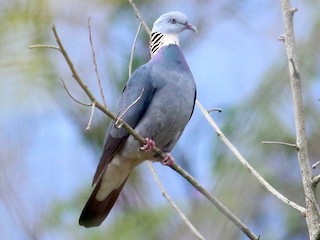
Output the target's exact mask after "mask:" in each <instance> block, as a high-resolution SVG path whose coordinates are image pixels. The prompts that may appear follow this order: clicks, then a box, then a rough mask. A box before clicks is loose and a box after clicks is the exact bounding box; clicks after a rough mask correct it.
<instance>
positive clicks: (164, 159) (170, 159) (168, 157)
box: [160, 153, 174, 167]
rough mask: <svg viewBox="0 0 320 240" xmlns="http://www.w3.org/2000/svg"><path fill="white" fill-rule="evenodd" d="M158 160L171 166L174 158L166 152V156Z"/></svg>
mask: <svg viewBox="0 0 320 240" xmlns="http://www.w3.org/2000/svg"><path fill="white" fill-rule="evenodd" d="M160 162H161V164H162V165H165V166H169V167H172V166H173V164H174V158H173V157H172V156H171V154H170V153H166V157H165V158H163V159H162V160H161V161H160Z"/></svg>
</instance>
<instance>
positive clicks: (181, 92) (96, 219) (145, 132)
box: [79, 11, 197, 228]
mask: <svg viewBox="0 0 320 240" xmlns="http://www.w3.org/2000/svg"><path fill="white" fill-rule="evenodd" d="M185 30H191V31H194V32H197V28H196V27H195V26H193V25H191V24H190V23H189V22H188V18H187V17H186V15H184V14H183V13H181V12H177V11H173V12H168V13H165V14H163V15H161V16H160V17H159V18H158V19H157V20H156V21H155V22H154V24H153V28H152V31H151V37H150V43H149V48H150V54H151V58H150V60H149V61H148V62H147V63H145V64H144V65H141V66H140V67H138V68H137V69H136V70H135V71H134V72H133V74H132V75H131V77H130V78H129V79H128V81H127V83H126V85H125V86H124V89H123V91H122V95H121V97H120V101H119V103H118V106H117V109H116V113H117V114H118V117H119V118H121V120H123V121H125V122H126V123H128V124H129V125H130V126H131V127H132V128H133V129H134V130H135V131H136V132H137V133H138V134H140V135H141V136H143V137H144V138H145V139H146V144H144V145H143V146H141V145H142V144H140V143H139V142H138V141H137V140H135V139H134V137H132V136H131V135H130V134H129V133H128V132H127V131H126V130H125V129H123V128H121V123H120V124H119V121H112V122H111V123H110V125H109V128H108V130H107V133H106V136H105V140H104V147H103V151H102V155H101V158H100V162H99V164H98V166H97V170H96V173H95V175H94V177H93V184H92V185H93V186H94V190H93V192H92V194H91V196H90V197H89V200H88V201H87V203H86V204H85V206H84V208H83V210H82V213H81V215H80V218H79V224H80V225H81V226H84V227H88V228H89V227H97V226H100V225H101V223H102V222H103V221H104V220H105V218H106V217H107V216H108V214H109V212H110V210H111V209H112V207H113V206H114V204H115V202H116V200H117V198H118V196H119V194H120V192H121V190H122V188H123V186H124V184H125V183H126V181H127V179H128V177H129V175H130V173H131V171H132V170H133V169H134V168H135V167H136V166H137V165H139V164H140V163H142V162H143V161H145V160H152V161H160V162H161V163H162V164H164V165H168V166H172V164H173V163H174V158H173V157H172V155H171V154H170V152H171V150H172V149H173V147H174V146H175V144H176V143H177V141H178V139H179V138H180V136H181V134H182V133H183V131H184V129H185V127H186V125H187V123H188V122H189V120H190V118H191V116H192V114H193V110H194V105H195V99H196V84H195V81H194V78H193V75H192V73H191V71H190V68H189V66H188V64H187V62H186V59H185V57H184V55H183V53H182V51H181V49H180V47H179V34H180V33H181V32H183V31H185ZM155 146H156V147H158V148H159V149H161V150H162V151H163V152H165V153H166V157H165V158H164V159H161V157H160V156H157V155H156V154H155V153H154V152H153V151H152V149H153V148H154V147H155Z"/></svg>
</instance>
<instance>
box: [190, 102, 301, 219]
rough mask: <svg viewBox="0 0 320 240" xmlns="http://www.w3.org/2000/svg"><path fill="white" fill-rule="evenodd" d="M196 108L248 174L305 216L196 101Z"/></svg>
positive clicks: (299, 207)
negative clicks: (247, 158)
mask: <svg viewBox="0 0 320 240" xmlns="http://www.w3.org/2000/svg"><path fill="white" fill-rule="evenodd" d="M196 104H197V106H198V107H199V109H200V111H201V112H202V114H203V115H204V116H205V118H206V119H207V120H208V122H209V123H210V125H211V126H212V127H213V128H214V130H215V131H216V133H217V134H218V136H219V138H220V139H221V141H222V142H224V144H225V145H226V146H227V147H228V148H229V149H230V151H231V152H232V153H233V154H234V155H235V156H236V158H237V159H238V160H239V161H240V162H241V163H242V164H243V165H244V166H245V167H246V168H247V169H248V170H249V172H250V173H251V174H252V175H253V176H255V177H256V178H257V179H258V181H259V182H260V183H261V184H262V185H263V186H264V187H265V188H266V189H267V190H268V191H269V192H270V193H272V194H273V195H274V196H276V197H277V198H278V199H280V200H281V201H282V202H284V203H285V204H287V205H289V206H290V207H292V208H294V209H296V210H298V211H299V212H300V213H301V214H302V215H303V216H305V214H306V209H305V208H303V207H301V206H299V205H298V204H296V203H294V202H292V201H291V200H289V199H288V198H286V197H285V196H283V195H282V194H281V193H279V192H278V191H277V190H276V189H275V188H273V187H272V186H271V185H270V184H269V183H268V182H267V181H266V180H265V179H264V178H263V177H262V176H261V175H260V174H259V173H258V172H257V171H256V170H255V169H254V168H253V167H252V166H251V165H250V164H249V162H248V161H247V160H246V159H245V158H244V157H243V156H242V155H241V153H240V152H239V151H238V149H236V147H235V146H234V145H233V144H232V143H231V142H230V141H229V139H227V137H226V136H225V135H224V134H223V132H222V131H221V130H220V128H219V127H218V125H217V124H216V123H215V121H214V120H213V119H212V118H211V116H210V115H209V114H208V112H207V111H206V110H205V108H204V107H203V106H202V105H201V104H200V103H199V102H198V101H196Z"/></svg>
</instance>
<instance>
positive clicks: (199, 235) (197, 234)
mask: <svg viewBox="0 0 320 240" xmlns="http://www.w3.org/2000/svg"><path fill="white" fill-rule="evenodd" d="M147 164H148V167H149V169H150V171H151V173H152V175H153V178H154V180H155V181H156V183H157V185H158V187H159V189H160V191H161V193H162V195H163V196H164V197H165V198H166V199H167V201H168V202H169V203H170V205H171V206H172V207H173V209H174V210H175V211H176V212H177V213H178V215H179V216H180V218H181V219H182V220H183V221H184V222H185V224H186V225H187V226H188V228H189V229H190V230H191V232H192V233H193V234H194V235H195V236H196V237H197V238H198V239H202V240H204V239H205V238H204V237H203V236H202V235H201V234H200V233H199V232H198V231H197V229H196V228H195V227H194V226H193V225H192V223H191V222H190V221H189V219H188V218H187V217H186V216H185V215H184V213H183V212H182V211H181V210H180V209H179V208H178V206H177V205H176V204H175V203H174V201H172V199H171V198H170V196H169V194H168V193H167V191H166V190H165V188H164V186H163V185H162V183H161V181H160V179H159V177H158V174H157V172H156V170H155V169H154V167H153V166H152V164H151V163H150V162H147Z"/></svg>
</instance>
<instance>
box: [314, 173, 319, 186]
mask: <svg viewBox="0 0 320 240" xmlns="http://www.w3.org/2000/svg"><path fill="white" fill-rule="evenodd" d="M319 182H320V174H319V175H317V176H315V177H314V178H313V185H315V186H316V185H317V184H318V183H319Z"/></svg>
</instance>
